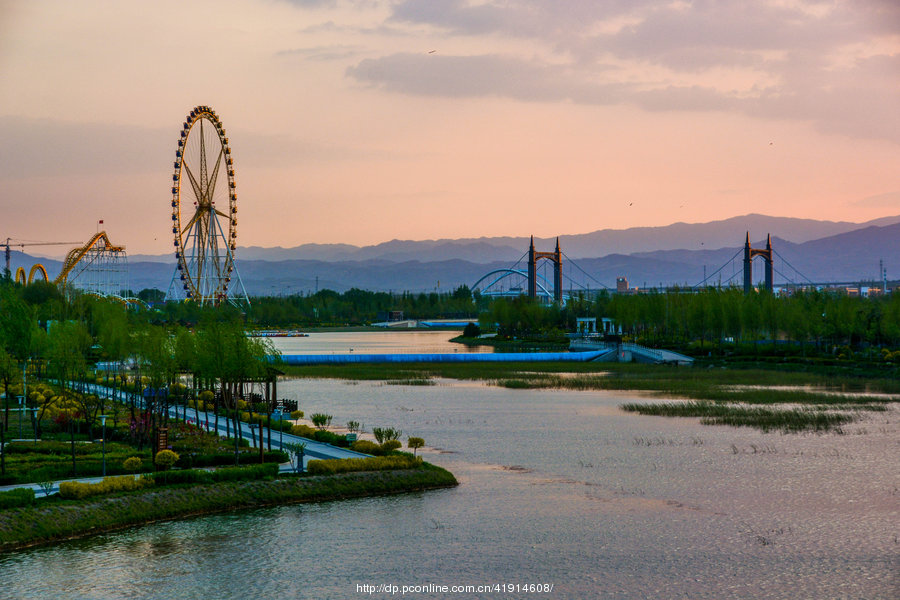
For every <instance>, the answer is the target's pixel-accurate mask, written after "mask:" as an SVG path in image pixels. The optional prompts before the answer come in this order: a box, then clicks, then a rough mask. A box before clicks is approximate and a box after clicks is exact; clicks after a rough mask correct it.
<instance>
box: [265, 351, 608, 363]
mask: <svg viewBox="0 0 900 600" xmlns="http://www.w3.org/2000/svg"><path fill="white" fill-rule="evenodd" d="M609 352H610V350H598V351H594V352H495V353H491V354H488V353H474V352H461V353H456V354H285V355H283V356H282V357H281V362H283V363H284V364H287V365H343V364H351V363H414V362H418V363H436V362H557V361H568V362H586V361H589V360H595V359H597V358H600V357H601V356H603V355H605V354H608V353H609Z"/></svg>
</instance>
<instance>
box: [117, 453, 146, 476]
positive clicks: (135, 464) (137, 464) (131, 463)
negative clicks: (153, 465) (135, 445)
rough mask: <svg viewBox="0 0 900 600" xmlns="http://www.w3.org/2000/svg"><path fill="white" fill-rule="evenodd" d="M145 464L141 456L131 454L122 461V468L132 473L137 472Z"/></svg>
mask: <svg viewBox="0 0 900 600" xmlns="http://www.w3.org/2000/svg"><path fill="white" fill-rule="evenodd" d="M143 466H144V461H142V460H141V458H140V457H139V456H130V457H128V458H126V459H125V460H124V461H122V468H123V469H125V470H126V471H129V472H131V473H137V472H138V471H140V470H141V467H143Z"/></svg>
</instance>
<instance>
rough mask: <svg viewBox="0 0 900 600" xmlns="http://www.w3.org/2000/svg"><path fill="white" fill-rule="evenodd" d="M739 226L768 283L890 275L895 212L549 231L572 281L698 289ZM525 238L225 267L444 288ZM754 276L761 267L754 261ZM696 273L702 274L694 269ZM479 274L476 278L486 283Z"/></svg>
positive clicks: (154, 262)
mask: <svg viewBox="0 0 900 600" xmlns="http://www.w3.org/2000/svg"><path fill="white" fill-rule="evenodd" d="M747 232H750V235H751V240H752V241H751V244H752V246H753V247H754V248H756V247H760V248H761V247H764V246H765V236H766V235H767V234H771V236H772V245H773V248H774V250H775V254H776V258H775V269H776V277H775V281H776V285H777V284H778V283H781V282H785V281H794V282H797V283H802V282H806V281H809V280H811V281H814V282H828V281H831V282H835V281H842V282H856V281H863V280H878V279H879V277H878V273H879V260H883V261H884V267H885V269H886V270H887V272H888V274H889V275H891V274H892V273H893V274H895V273H898V272H900V256H898V255H897V254H895V252H896V250H894V251H892V250H891V249H896V248H897V240H898V239H900V216H895V217H884V218H881V219H876V220H874V221H869V222H865V223H850V222H834V221H817V220H812V219H794V218H784V217H772V216H766V215H757V214H749V215H744V216H740V217H733V218H730V219H725V220H721V221H712V222H708V223H674V224H672V225H667V226H663V227H636V228H630V229H621V230H614V229H604V230H600V231H595V232H591V233H585V234H576V235H560V236H559V243H560V247H561V250H562V252H563V255H564V256H563V264H564V267H563V272H564V274H565V275H566V277H567V278H569V277H571V279H572V280H574V281H578V282H580V285H581V286H586V287H593V288H594V289H596V288H597V287H600V286H601V285H604V286H607V287H611V288H614V287H615V281H616V277H619V276H625V277H627V278H628V279H629V280H630V285H631V286H632V287H634V286H637V287H648V286H649V287H655V286H657V285H673V284H679V285H685V284H686V285H694V284H697V283H699V282H701V281H702V280H704V277H705V276H706V277H708V279H707V282H708V283H709V284H717V283H722V284H723V285H725V284H727V283H734V284H736V285H740V284H741V283H742V281H743V279H742V276H741V273H740V271H741V268H742V262H741V259H742V258H743V256H742V252H741V251H742V248H743V245H744V240H745V236H746V234H747ZM529 241H530V238H529V237H518V238H517V237H496V238H468V239H457V240H450V239H443V240H428V241H404V240H392V241H390V242H385V243H382V244H377V245H373V246H364V247H359V246H353V245H349V244H304V245H302V246H296V247H293V248H280V247H277V248H261V247H258V246H250V247H239V248H238V249H237V251H236V253H235V256H236V265H237V269H238V272H239V274H240V276H241V278H242V281H243V284H244V286H245V288H246V289H247V292H248V293H249V294H250V295H251V296H255V295H280V294H295V293H309V292H312V291H314V290H315V289H326V288H327V289H333V290H336V291H345V290H347V289H350V288H353V287H356V288H362V289H369V290H383V291H394V292H400V291H412V292H420V291H435V290H439V291H449V290H452V289H454V288H456V287H457V286H459V285H462V284H466V285H469V286H470V287H471V286H473V284H474V283H475V282H476V281H477V280H478V279H479V278H480V277H481V276H482V275H484V274H486V273H488V272H490V271H494V270H501V269H508V268H511V267H513V265H514V264H516V261H519V263H518V266H517V267H516V268H517V269H525V268H526V266H527V263H525V262H524V257H525V254H526V253H527V250H528V245H529ZM534 243H535V248H536V249H537V250H538V251H550V250H553V249H554V247H555V244H556V238H534ZM12 254H13V260H12V268H13V270H15V268H17V267H18V266H25V267H26V270H27V269H28V268H30V266H31V264H33V263H34V262H37V261H40V262H42V263H43V264H44V265H45V267H46V268H47V270H48V272H49V273H50V276H51V277H53V276H54V274H55V273H58V272H59V269H60V266H61V264H60V261H57V260H51V259H35V258H32V257H28V256H27V255H23V254H22V253H20V252H15V251H14V252H13V253H12ZM128 261H129V286H130V287H131V288H132V289H134V290H140V289H144V288H158V289H161V290H163V291H165V290H166V289H168V286H169V283H170V281H171V278H172V273H173V269H174V257H172V256H171V255H167V256H149V255H131V256H129V258H128ZM753 267H754V280H759V279H761V277H762V273H763V264H762V261H760V260H758V259H757V260H755V261H754V263H753ZM704 269H705V271H704ZM490 281H491V279H487V280H485V281H484V282H483V283H482V284H481V285H482V286H484V285H486V284H488V283H489V282H490Z"/></svg>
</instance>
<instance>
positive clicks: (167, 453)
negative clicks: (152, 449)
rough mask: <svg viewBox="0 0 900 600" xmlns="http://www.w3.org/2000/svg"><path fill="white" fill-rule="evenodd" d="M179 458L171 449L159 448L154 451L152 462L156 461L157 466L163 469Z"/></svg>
mask: <svg viewBox="0 0 900 600" xmlns="http://www.w3.org/2000/svg"><path fill="white" fill-rule="evenodd" d="M179 458H181V457H180V456H178V454H177V453H175V452H172V451H171V450H160V451H159V452H157V453H156V459H155V461H154V462H156V466H157V467H159V468H161V469H162V470H163V471H165V470H166V469H168V468H169V467H171V466H173V465H174V464H175V463H177V462H178V459H179Z"/></svg>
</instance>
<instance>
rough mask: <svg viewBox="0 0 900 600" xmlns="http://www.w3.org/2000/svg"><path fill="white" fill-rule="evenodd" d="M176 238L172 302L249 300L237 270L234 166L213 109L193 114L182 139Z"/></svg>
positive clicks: (175, 180)
mask: <svg viewBox="0 0 900 600" xmlns="http://www.w3.org/2000/svg"><path fill="white" fill-rule="evenodd" d="M172 237H173V244H174V246H175V259H176V261H177V263H176V265H175V273H174V274H173V276H172V283H171V285H170V286H169V293H168V294H167V298H168V297H183V298H186V299H188V300H192V301H194V302H197V303H198V304H218V303H220V302H222V301H223V300H225V299H226V298H228V297H229V296H231V297H232V298H235V297H237V298H240V299H243V300H247V293H246V291H245V290H244V286H243V283H242V282H241V280H240V276H239V275H238V274H237V271H236V270H235V266H234V251H235V249H236V247H237V194H236V193H235V183H234V161H233V159H232V157H231V148H230V147H229V145H228V138H227V137H226V136H225V129H224V128H223V127H222V122H221V120H219V117H218V116H217V115H216V112H215V111H214V110H213V109H212V108H210V107H209V106H197V107H195V108H194V109H193V110H192V111H191V112H190V113H189V114H188V116H187V118H186V119H185V121H184V125H183V127H182V129H181V133H180V135H179V138H178V147H177V149H176V151H175V171H174V173H173V174H172ZM233 277H234V278H236V285H235V286H232V278H233ZM232 287H233V289H232V291H231V293H229V288H232ZM235 292H237V293H235Z"/></svg>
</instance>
